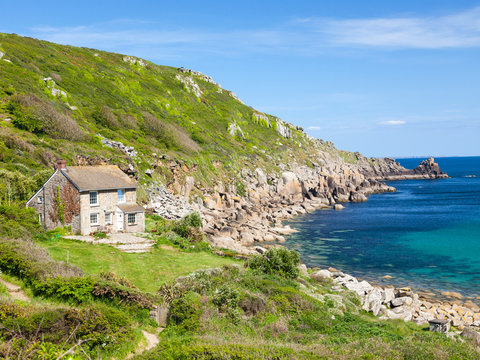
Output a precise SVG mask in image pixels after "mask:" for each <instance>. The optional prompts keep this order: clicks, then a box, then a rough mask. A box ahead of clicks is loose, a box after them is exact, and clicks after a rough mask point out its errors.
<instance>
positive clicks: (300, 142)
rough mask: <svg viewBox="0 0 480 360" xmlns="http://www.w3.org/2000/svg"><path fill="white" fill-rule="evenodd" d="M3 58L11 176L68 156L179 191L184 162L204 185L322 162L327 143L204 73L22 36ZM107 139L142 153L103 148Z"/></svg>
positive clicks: (1, 137) (4, 131) (4, 140)
mask: <svg viewBox="0 0 480 360" xmlns="http://www.w3.org/2000/svg"><path fill="white" fill-rule="evenodd" d="M0 52H1V61H0V102H1V107H0V126H1V133H0V141H1V142H0V147H1V149H2V156H1V159H0V161H1V163H0V166H1V167H2V168H5V169H8V170H10V171H14V170H17V171H20V172H22V173H23V174H25V175H31V174H33V171H38V170H41V169H46V168H49V167H51V165H52V161H53V160H54V159H55V158H65V159H67V162H68V163H69V164H82V163H99V162H111V163H116V164H119V165H121V166H122V168H123V169H125V170H127V169H129V165H131V167H130V168H131V169H132V171H134V172H138V176H140V177H145V176H144V175H145V174H144V171H145V170H147V169H151V168H153V167H156V170H157V171H155V173H154V175H153V178H154V179H156V178H157V179H159V180H161V181H162V182H164V183H165V182H166V183H167V184H169V185H173V184H170V182H175V181H177V182H182V178H181V176H178V177H177V178H176V179H172V174H171V172H170V171H168V168H167V167H162V163H166V162H167V160H168V159H175V160H178V161H179V163H180V165H181V169H180V172H185V173H192V174H193V176H194V178H195V179H196V180H197V181H198V182H199V183H198V186H197V188H201V187H202V186H211V185H212V179H217V180H224V181H227V182H231V181H232V180H233V179H232V177H233V178H235V177H239V176H240V170H241V169H242V168H250V169H254V168H255V167H258V166H260V167H262V168H264V169H266V170H267V171H279V170H280V168H279V166H280V164H282V163H283V164H286V163H289V162H290V161H291V159H295V160H296V161H297V162H298V163H299V164H311V162H312V161H314V159H315V151H313V150H314V146H318V144H319V143H318V142H316V141H313V140H312V139H310V138H309V137H308V136H306V135H305V134H304V133H302V131H301V130H300V129H298V128H296V127H294V126H292V125H290V124H286V123H285V122H283V121H282V120H280V119H278V118H277V117H275V116H272V115H268V114H263V113H260V112H258V111H256V110H254V109H253V108H251V107H249V106H246V105H244V104H243V103H242V102H241V101H239V100H238V99H237V98H236V96H235V94H233V93H232V92H230V91H228V90H224V89H222V88H221V87H220V86H219V85H218V84H216V83H214V82H213V80H212V79H211V78H210V77H208V76H205V75H202V74H200V73H196V72H190V71H188V70H184V69H180V70H179V69H176V68H172V67H167V66H160V65H156V64H153V63H151V62H148V61H145V60H142V59H138V58H135V57H132V56H125V55H120V54H113V53H108V52H103V51H98V50H94V49H86V48H76V47H71V46H63V45H57V44H53V43H49V42H45V41H39V40H35V39H31V38H24V37H20V36H17V35H7V34H1V35H0ZM99 135H102V136H104V137H105V138H107V139H109V140H113V141H119V142H122V143H123V144H124V145H125V146H133V147H134V148H135V151H136V155H135V156H128V155H127V154H126V153H125V152H122V151H121V150H118V149H111V148H108V147H105V146H103V145H102V143H101V141H100V140H101V138H100V137H99ZM320 144H322V147H323V148H324V149H325V151H329V152H333V153H335V154H337V153H338V154H341V153H339V152H337V150H335V149H334V148H333V146H332V145H331V144H330V143H320Z"/></svg>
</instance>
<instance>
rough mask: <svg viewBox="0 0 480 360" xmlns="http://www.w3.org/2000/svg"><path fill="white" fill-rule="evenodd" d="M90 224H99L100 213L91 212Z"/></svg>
mask: <svg viewBox="0 0 480 360" xmlns="http://www.w3.org/2000/svg"><path fill="white" fill-rule="evenodd" d="M90 225H98V214H90Z"/></svg>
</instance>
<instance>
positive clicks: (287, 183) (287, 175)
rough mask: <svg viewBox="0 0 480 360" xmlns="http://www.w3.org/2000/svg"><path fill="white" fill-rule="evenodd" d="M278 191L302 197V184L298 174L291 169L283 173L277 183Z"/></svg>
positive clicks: (290, 195) (284, 194)
mask: <svg viewBox="0 0 480 360" xmlns="http://www.w3.org/2000/svg"><path fill="white" fill-rule="evenodd" d="M277 193H278V194H279V195H282V196H286V197H302V186H301V184H300V182H299V181H298V178H297V175H296V174H295V173H293V172H291V171H286V172H284V173H282V176H281V178H280V181H279V182H278V184H277Z"/></svg>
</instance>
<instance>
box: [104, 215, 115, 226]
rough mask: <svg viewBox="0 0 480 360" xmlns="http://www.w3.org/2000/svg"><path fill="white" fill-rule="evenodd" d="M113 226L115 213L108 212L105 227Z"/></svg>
mask: <svg viewBox="0 0 480 360" xmlns="http://www.w3.org/2000/svg"><path fill="white" fill-rule="evenodd" d="M112 224H113V213H111V212H106V213H105V225H112Z"/></svg>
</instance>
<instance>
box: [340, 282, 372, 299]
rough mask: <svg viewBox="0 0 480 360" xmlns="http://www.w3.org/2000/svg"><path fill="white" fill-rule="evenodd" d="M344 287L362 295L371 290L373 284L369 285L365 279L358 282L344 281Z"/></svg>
mask: <svg viewBox="0 0 480 360" xmlns="http://www.w3.org/2000/svg"><path fill="white" fill-rule="evenodd" d="M345 287H346V288H347V289H348V290H351V291H354V292H356V293H357V295H359V296H361V297H363V296H364V295H365V294H367V293H368V292H370V291H371V290H373V286H372V285H370V284H369V283H368V282H366V281H365V280H363V281H361V282H359V283H346V284H345Z"/></svg>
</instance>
